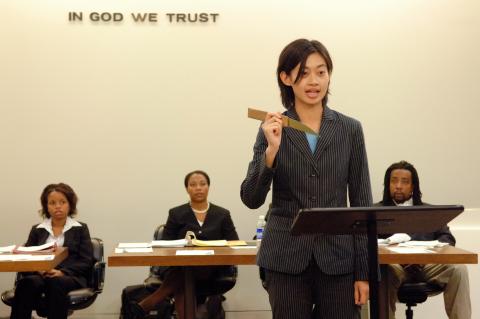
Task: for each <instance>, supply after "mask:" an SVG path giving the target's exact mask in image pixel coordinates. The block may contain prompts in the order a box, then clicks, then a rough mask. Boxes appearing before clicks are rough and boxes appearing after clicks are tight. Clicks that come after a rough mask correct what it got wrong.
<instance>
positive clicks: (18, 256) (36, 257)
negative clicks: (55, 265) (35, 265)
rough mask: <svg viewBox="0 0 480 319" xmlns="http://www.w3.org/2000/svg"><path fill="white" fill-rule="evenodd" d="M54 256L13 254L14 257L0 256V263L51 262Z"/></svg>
mask: <svg viewBox="0 0 480 319" xmlns="http://www.w3.org/2000/svg"><path fill="white" fill-rule="evenodd" d="M54 257H55V256H54V255H27V254H15V255H0V261H41V260H53V258H54Z"/></svg>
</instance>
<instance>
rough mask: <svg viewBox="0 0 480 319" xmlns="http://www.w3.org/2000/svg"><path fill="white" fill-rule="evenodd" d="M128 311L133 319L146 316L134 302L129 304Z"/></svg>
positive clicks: (141, 318) (140, 318)
mask: <svg viewBox="0 0 480 319" xmlns="http://www.w3.org/2000/svg"><path fill="white" fill-rule="evenodd" d="M128 311H129V312H130V314H131V315H132V317H133V318H135V319H143V318H145V316H146V315H147V313H146V312H145V310H143V308H142V307H141V306H140V305H139V304H138V303H137V302H135V301H132V302H130V304H129V309H128Z"/></svg>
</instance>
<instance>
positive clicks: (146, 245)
mask: <svg viewBox="0 0 480 319" xmlns="http://www.w3.org/2000/svg"><path fill="white" fill-rule="evenodd" d="M150 247H152V243H119V244H118V248H150Z"/></svg>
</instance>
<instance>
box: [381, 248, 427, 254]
mask: <svg viewBox="0 0 480 319" xmlns="http://www.w3.org/2000/svg"><path fill="white" fill-rule="evenodd" d="M387 248H388V249H390V250H391V251H393V252H396V253H399V254H434V253H435V252H434V251H431V250H428V249H426V248H424V247H387Z"/></svg>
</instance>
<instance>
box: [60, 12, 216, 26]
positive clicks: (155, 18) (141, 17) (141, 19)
mask: <svg viewBox="0 0 480 319" xmlns="http://www.w3.org/2000/svg"><path fill="white" fill-rule="evenodd" d="M126 17H130V19H131V20H132V21H133V22H135V23H157V22H160V20H161V17H163V19H164V21H166V22H168V23H172V24H173V23H209V22H210V23H216V22H217V21H218V18H219V17H220V14H219V13H206V12H201V13H165V14H164V15H162V14H159V13H156V12H145V13H129V14H124V13H121V12H90V13H87V14H84V12H78V11H77V12H73V11H71V12H68V21H70V22H83V21H84V19H87V20H89V21H92V22H97V23H119V22H123V21H125V20H127V18H126Z"/></svg>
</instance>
